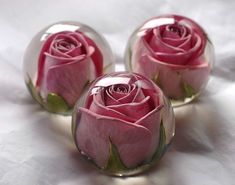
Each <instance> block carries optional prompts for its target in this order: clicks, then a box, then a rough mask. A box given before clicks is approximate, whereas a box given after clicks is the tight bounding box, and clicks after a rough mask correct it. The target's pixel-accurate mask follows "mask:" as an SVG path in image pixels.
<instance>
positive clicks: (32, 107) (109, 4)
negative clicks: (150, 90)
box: [0, 0, 235, 185]
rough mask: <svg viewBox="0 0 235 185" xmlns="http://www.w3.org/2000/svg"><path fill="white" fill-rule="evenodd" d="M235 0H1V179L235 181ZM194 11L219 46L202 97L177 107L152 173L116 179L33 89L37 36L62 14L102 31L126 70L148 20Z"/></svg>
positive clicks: (10, 182) (28, 183)
mask: <svg viewBox="0 0 235 185" xmlns="http://www.w3.org/2000/svg"><path fill="white" fill-rule="evenodd" d="M234 9H235V1H234V0H211V1H207V0H197V1H190V0H152V1H151V0H125V1H115V0H99V1H98V0H93V1H92V0H66V1H64V0H52V1H48V0H40V1H35V0H20V1H17V0H15V1H14V0H0V184H1V185H77V184H81V185H105V184H109V185H111V184H114V185H153V184H157V185H199V184H200V185H234V184H235V180H234V179H235V108H234V105H235V83H234V81H235V34H234V33H235V25H234V23H235V22H234V21H235V11H234ZM163 13H177V14H182V15H186V16H188V17H191V18H193V19H195V20H196V21H198V22H199V23H200V24H201V25H202V26H203V27H204V28H205V29H206V30H207V32H208V34H209V35H210V37H211V40H212V41H213V42H214V45H215V49H216V63H215V67H214V72H213V75H212V77H211V80H210V82H209V84H208V86H207V88H206V90H205V91H204V92H203V94H202V95H201V96H200V98H199V99H198V100H197V101H195V102H193V103H191V104H188V105H186V106H184V107H181V108H177V109H175V115H176V136H175V138H174V141H173V143H172V145H171V147H170V150H169V151H168V152H167V154H166V155H165V156H164V158H163V159H162V160H161V162H160V163H159V164H158V165H157V166H156V168H154V169H153V170H151V171H149V172H148V173H146V174H144V175H140V176H137V177H130V178H124V179H123V178H115V177H109V176H105V175H102V174H100V173H99V172H98V171H97V170H96V169H94V168H93V167H92V166H90V164H88V163H87V162H86V161H85V160H84V159H82V158H81V157H80V156H79V154H78V152H77V150H76V148H75V146H74V144H73V141H72V137H71V133H70V124H69V120H66V121H65V122H66V123H64V122H63V121H61V119H59V118H57V117H55V116H52V115H50V114H49V113H46V112H44V111H43V110H42V109H41V108H40V107H39V106H38V105H37V104H36V103H35V102H34V101H33V100H32V98H31V96H30V95H29V93H28V91H27V89H26V87H25V84H24V81H23V78H22V61H23V55H24V51H25V48H26V46H27V44H28V43H29V41H30V40H31V38H32V37H33V36H34V35H35V33H37V32H38V31H39V30H40V29H41V28H43V27H44V26H46V25H48V24H51V23H53V22H57V21H60V20H75V21H80V22H83V23H86V24H88V25H90V26H92V27H93V28H95V29H96V30H97V31H98V32H100V33H102V34H103V35H104V36H105V38H106V39H107V40H108V41H109V43H110V45H111V47H112V50H113V52H114V53H115V55H116V61H117V70H122V69H123V66H122V63H121V62H122V58H123V52H124V48H125V44H126V42H127V39H128V37H129V35H130V34H131V32H132V31H133V30H134V29H135V28H136V26H138V25H139V24H141V23H142V22H143V21H144V20H146V19H148V18H150V17H151V16H155V15H159V14H163Z"/></svg>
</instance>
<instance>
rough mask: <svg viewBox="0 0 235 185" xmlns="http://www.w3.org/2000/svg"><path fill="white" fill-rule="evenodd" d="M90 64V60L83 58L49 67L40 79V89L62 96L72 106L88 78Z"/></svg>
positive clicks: (48, 58)
mask: <svg viewBox="0 0 235 185" xmlns="http://www.w3.org/2000/svg"><path fill="white" fill-rule="evenodd" d="M47 60H51V58H50V57H47V59H46V61H47ZM90 66H91V60H90V59H89V58H85V59H83V60H81V61H74V62H69V63H65V64H61V65H56V66H54V67H51V68H50V69H49V70H48V72H47V73H46V74H47V76H46V78H44V80H43V81H42V86H41V87H42V91H43V92H45V93H47V92H53V93H56V94H58V95H60V96H62V97H63V98H64V99H65V100H66V102H67V103H68V104H69V105H70V106H73V105H74V103H75V102H76V101H77V99H78V97H80V95H81V93H82V91H83V89H84V86H85V85H86V84H87V82H88V81H89V80H90V76H89V74H90V70H91V68H90Z"/></svg>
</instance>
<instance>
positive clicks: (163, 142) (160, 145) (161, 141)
mask: <svg viewBox="0 0 235 185" xmlns="http://www.w3.org/2000/svg"><path fill="white" fill-rule="evenodd" d="M165 148H166V133H165V128H164V125H163V122H162V121H161V124H160V136H159V143H158V148H157V150H156V152H155V153H154V155H153V157H152V160H151V161H157V160H159V159H160V158H161V157H162V155H163V154H164V152H165Z"/></svg>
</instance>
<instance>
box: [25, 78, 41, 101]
mask: <svg viewBox="0 0 235 185" xmlns="http://www.w3.org/2000/svg"><path fill="white" fill-rule="evenodd" d="M28 79H29V81H28V82H27V83H26V85H27V88H28V90H29V92H30V93H31V95H32V96H33V98H34V99H35V100H36V101H38V102H39V103H40V104H42V97H41V96H40V94H39V93H38V91H37V89H36V88H35V86H34V85H33V82H32V80H31V78H30V77H29V76H28Z"/></svg>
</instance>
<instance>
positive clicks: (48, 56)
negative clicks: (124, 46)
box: [24, 22, 113, 114]
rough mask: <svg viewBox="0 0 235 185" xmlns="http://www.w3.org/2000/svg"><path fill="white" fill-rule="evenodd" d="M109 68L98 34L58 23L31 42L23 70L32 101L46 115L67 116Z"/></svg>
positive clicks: (105, 47)
mask: <svg viewBox="0 0 235 185" xmlns="http://www.w3.org/2000/svg"><path fill="white" fill-rule="evenodd" d="M36 46H37V47H36ZM33 55H34V56H33ZM34 61H35V63H36V64H35V63H34ZM107 62H108V64H107ZM112 64H113V60H112V53H111V50H110V48H109V46H108V45H107V43H106V41H105V40H104V39H103V38H102V37H101V36H100V35H99V34H98V33H96V32H95V31H94V30H93V29H92V28H90V27H88V26H85V25H83V24H81V23H72V22H71V23H70V22H64V23H63V22H62V23H56V24H54V25H52V26H49V27H48V28H46V29H45V31H44V32H42V33H41V32H40V33H39V34H38V35H36V37H35V38H34V39H33V40H32V41H31V43H30V45H29V47H28V49H27V52H26V55H25V63H24V68H25V71H26V83H27V85H28V87H29V90H30V92H31V94H32V95H33V97H34V98H35V99H36V100H37V101H38V102H39V103H40V104H41V105H42V106H43V107H44V108H46V109H47V110H49V111H50V112H55V113H63V114H67V113H69V112H70V110H71V109H72V108H73V106H74V105H75V102H76V101H77V100H78V99H79V98H80V96H81V94H82V93H83V92H84V89H86V87H87V85H89V83H90V82H92V81H93V80H95V79H96V78H97V77H99V76H101V75H103V74H104V73H107V72H109V71H110V70H108V69H107V68H110V67H111V66H112ZM34 65H35V66H34ZM32 69H33V70H32Z"/></svg>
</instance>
